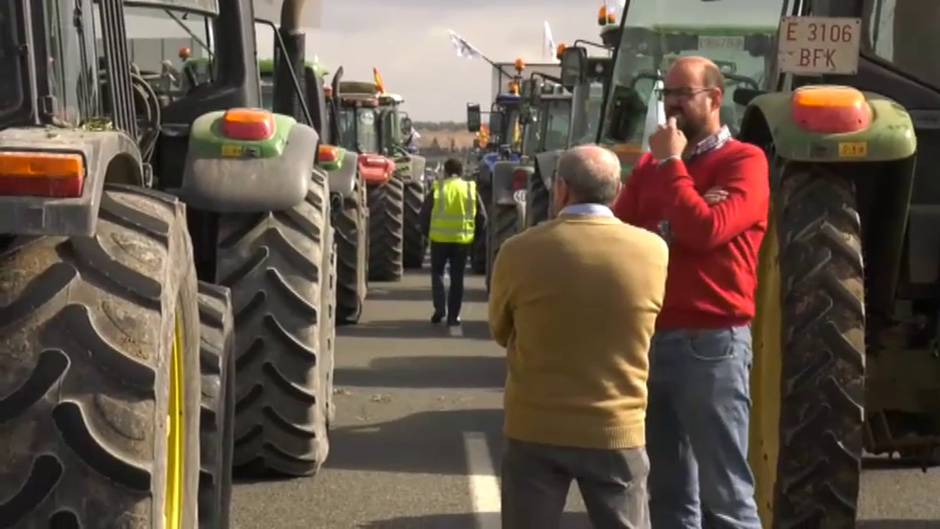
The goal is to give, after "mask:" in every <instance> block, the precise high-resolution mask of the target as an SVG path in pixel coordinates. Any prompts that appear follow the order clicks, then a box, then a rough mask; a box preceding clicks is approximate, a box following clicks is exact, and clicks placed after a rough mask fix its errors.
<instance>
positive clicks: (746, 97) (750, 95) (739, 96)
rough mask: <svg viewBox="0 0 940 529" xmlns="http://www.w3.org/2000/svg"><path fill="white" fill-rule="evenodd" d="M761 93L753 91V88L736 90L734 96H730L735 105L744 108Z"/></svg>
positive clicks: (761, 92)
mask: <svg viewBox="0 0 940 529" xmlns="http://www.w3.org/2000/svg"><path fill="white" fill-rule="evenodd" d="M763 93H764V91H763V90H755V89H753V88H738V89H736V90H735V91H734V96H732V99H734V102H735V103H737V104H739V105H741V106H745V107H746V106H748V105H750V104H751V101H753V100H754V98H755V97H757V96H759V95H761V94H763Z"/></svg>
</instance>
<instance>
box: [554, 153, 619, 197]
mask: <svg viewBox="0 0 940 529" xmlns="http://www.w3.org/2000/svg"><path fill="white" fill-rule="evenodd" d="M557 175H558V177H559V178H561V179H562V180H564V182H565V184H567V186H568V189H569V190H570V191H571V194H572V195H573V196H574V198H575V199H576V200H577V201H578V202H581V203H592V204H605V205H608V204H610V203H611V202H613V201H614V199H615V198H617V191H618V190H619V188H620V160H619V159H618V158H617V156H616V155H615V154H614V153H612V152H610V151H609V150H607V149H604V148H603V147H598V146H597V145H581V146H578V147H575V148H573V149H569V150H567V151H565V153H564V154H562V155H561V158H559V160H558V171H557Z"/></svg>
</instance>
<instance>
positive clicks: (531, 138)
mask: <svg viewBox="0 0 940 529" xmlns="http://www.w3.org/2000/svg"><path fill="white" fill-rule="evenodd" d="M547 109H548V103H547V101H541V102H539V103H538V105H537V106H532V107H531V108H530V110H529V112H530V116H529V118H528V123H526V125H525V132H524V133H523V137H522V152H523V154H526V155H529V156H531V155H533V154H535V153H537V152H538V151H539V150H540V149H541V147H542V127H543V121H544V120H545V118H546V114H547Z"/></svg>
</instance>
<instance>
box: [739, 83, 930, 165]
mask: <svg viewBox="0 0 940 529" xmlns="http://www.w3.org/2000/svg"><path fill="white" fill-rule="evenodd" d="M791 94H792V92H774V93H768V94H762V95H760V96H758V97H755V98H754V100H753V101H751V103H750V104H749V105H748V107H747V109H746V110H745V113H744V118H743V120H742V122H741V134H740V135H739V137H740V138H741V139H743V140H745V141H750V142H754V143H757V144H759V145H760V144H762V143H763V144H766V143H767V142H771V141H772V143H773V146H774V149H775V150H776V155H777V156H779V157H780V158H783V159H786V160H792V161H798V162H884V161H893V160H903V159H905V158H909V157H911V156H913V154H914V153H915V152H916V150H917V137H916V135H915V134H914V125H913V123H912V120H911V116H910V114H908V112H907V110H905V109H904V107H903V106H901V105H900V104H898V103H896V102H895V101H892V100H891V99H888V98H886V97H884V96H882V95H879V94H876V93H873V92H862V94H863V95H864V96H865V99H866V101H867V102H868V104H869V105H870V106H871V110H872V122H871V125H870V126H869V127H868V128H866V129H863V130H860V131H858V132H850V133H837V134H827V133H818V132H812V131H808V130H806V129H804V128H802V127H801V126H800V125H799V124H798V123H797V122H796V121H795V120H794V119H793V114H792V103H791ZM762 136H763V137H762ZM768 136H769V137H768Z"/></svg>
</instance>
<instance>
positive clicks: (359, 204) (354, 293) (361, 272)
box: [333, 182, 369, 323]
mask: <svg viewBox="0 0 940 529" xmlns="http://www.w3.org/2000/svg"><path fill="white" fill-rule="evenodd" d="M358 183H361V182H357V184H358ZM333 226H334V227H335V229H336V252H337V266H338V269H337V271H336V274H337V277H336V281H337V287H336V289H337V290H336V319H337V321H338V322H339V323H357V322H358V321H359V317H360V316H362V309H363V306H364V305H365V301H366V295H367V292H368V284H367V279H368V276H367V274H368V266H369V261H368V255H369V254H368V251H369V247H368V246H369V209H368V206H367V205H366V189H365V186H362V185H358V186H357V190H356V193H355V195H354V196H352V197H347V198H344V199H343V206H342V208H337V211H336V212H334V215H333Z"/></svg>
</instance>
